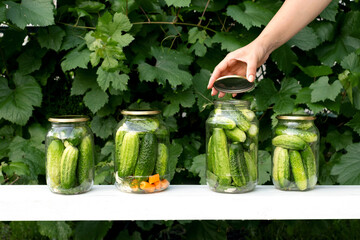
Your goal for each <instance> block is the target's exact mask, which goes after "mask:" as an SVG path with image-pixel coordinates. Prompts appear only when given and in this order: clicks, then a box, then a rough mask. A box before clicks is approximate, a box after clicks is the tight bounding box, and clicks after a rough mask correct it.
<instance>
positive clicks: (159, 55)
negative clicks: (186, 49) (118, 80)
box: [138, 47, 192, 88]
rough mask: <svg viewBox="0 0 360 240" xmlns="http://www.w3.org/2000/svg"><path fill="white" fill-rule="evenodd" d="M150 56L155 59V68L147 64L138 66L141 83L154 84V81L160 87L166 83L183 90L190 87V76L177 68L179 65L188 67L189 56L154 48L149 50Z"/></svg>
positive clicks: (189, 62) (190, 60)
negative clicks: (181, 87)
mask: <svg viewBox="0 0 360 240" xmlns="http://www.w3.org/2000/svg"><path fill="white" fill-rule="evenodd" d="M151 55H152V56H154V57H155V59H156V64H155V66H152V65H150V64H148V63H141V64H139V67H138V70H139V78H140V80H141V81H147V82H154V81H155V79H156V81H157V82H158V83H159V84H162V85H165V84H166V81H168V82H169V84H170V85H171V86H172V87H176V86H178V85H183V86H184V88H188V87H190V86H191V83H192V81H191V79H192V76H191V74H190V73H189V72H188V71H184V70H182V69H180V68H179V65H190V64H191V62H192V57H191V56H189V55H187V54H184V53H182V52H179V51H176V50H171V49H165V48H164V49H162V48H155V47H153V48H151Z"/></svg>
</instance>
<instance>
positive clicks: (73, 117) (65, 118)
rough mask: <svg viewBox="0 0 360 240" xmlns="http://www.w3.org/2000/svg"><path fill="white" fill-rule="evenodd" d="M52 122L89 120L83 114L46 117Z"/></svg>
mask: <svg viewBox="0 0 360 240" xmlns="http://www.w3.org/2000/svg"><path fill="white" fill-rule="evenodd" d="M48 120H49V122H53V123H74V122H86V121H89V120H90V119H89V117H88V116H85V115H62V116H56V117H51V118H49V119H48Z"/></svg>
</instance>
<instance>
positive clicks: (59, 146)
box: [46, 139, 65, 187]
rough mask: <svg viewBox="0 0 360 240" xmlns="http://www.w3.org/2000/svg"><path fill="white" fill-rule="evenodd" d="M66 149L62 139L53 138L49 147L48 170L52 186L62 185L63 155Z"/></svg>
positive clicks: (47, 154) (47, 155) (47, 156)
mask: <svg viewBox="0 0 360 240" xmlns="http://www.w3.org/2000/svg"><path fill="white" fill-rule="evenodd" d="M64 149H65V148H64V144H63V143H62V141H61V140H58V139H54V140H52V141H51V143H50V144H49V146H48V148H47V153H46V161H47V167H46V170H47V174H48V177H49V179H50V185H51V186H52V187H57V186H59V185H60V167H61V156H62V154H63V152H64Z"/></svg>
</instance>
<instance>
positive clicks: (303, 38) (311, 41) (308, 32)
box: [287, 27, 320, 51]
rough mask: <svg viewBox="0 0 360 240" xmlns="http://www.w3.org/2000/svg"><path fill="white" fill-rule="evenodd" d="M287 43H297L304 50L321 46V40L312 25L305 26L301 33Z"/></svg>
mask: <svg viewBox="0 0 360 240" xmlns="http://www.w3.org/2000/svg"><path fill="white" fill-rule="evenodd" d="M287 44H289V45H290V46H291V45H295V46H297V47H298V48H300V49H301V50H303V51H308V50H310V49H313V48H316V47H317V46H319V44H320V41H319V38H318V36H317V35H316V33H315V31H314V30H313V29H312V28H310V27H304V28H303V29H302V30H301V31H300V32H299V33H297V34H296V35H295V36H294V37H292V38H291V39H290V40H289V41H288V42H287Z"/></svg>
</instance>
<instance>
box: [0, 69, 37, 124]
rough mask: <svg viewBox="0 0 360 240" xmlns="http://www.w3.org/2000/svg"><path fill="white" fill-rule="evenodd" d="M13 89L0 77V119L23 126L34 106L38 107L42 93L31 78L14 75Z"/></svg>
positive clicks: (18, 74)
mask: <svg viewBox="0 0 360 240" xmlns="http://www.w3.org/2000/svg"><path fill="white" fill-rule="evenodd" d="M13 82H14V84H15V88H14V89H12V88H9V86H8V81H7V79H5V78H3V77H0V119H1V118H4V119H6V120H8V121H10V122H13V123H16V124H19V125H25V124H26V122H27V121H28V120H29V118H30V116H31V115H32V111H33V109H34V106H36V107H40V104H41V100H42V93H41V89H40V86H39V84H37V82H36V81H35V79H34V78H33V77H31V76H24V75H22V74H20V73H15V74H14V78H13Z"/></svg>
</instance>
